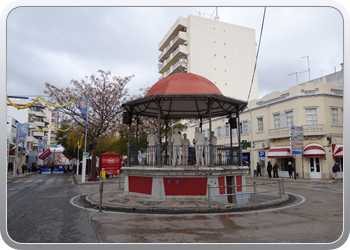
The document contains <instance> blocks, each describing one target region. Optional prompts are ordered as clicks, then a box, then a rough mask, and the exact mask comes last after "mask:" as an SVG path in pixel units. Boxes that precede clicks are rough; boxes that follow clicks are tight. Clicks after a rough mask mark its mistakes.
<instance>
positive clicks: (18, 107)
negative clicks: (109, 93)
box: [7, 96, 78, 109]
mask: <svg viewBox="0 0 350 250" xmlns="http://www.w3.org/2000/svg"><path fill="white" fill-rule="evenodd" d="M39 98H40V99H41V100H42V101H43V102H45V103H46V104H48V105H50V106H53V107H65V106H68V105H69V104H71V103H73V102H75V101H76V100H77V99H78V97H75V98H74V99H73V100H72V101H70V102H68V103H66V104H63V105H55V104H52V103H49V102H47V101H46V100H45V99H44V98H42V97H41V96H38V97H37V98H35V100H34V101H33V102H32V103H29V104H28V105H26V106H17V105H16V104H14V103H13V102H11V101H10V99H9V98H8V97H7V101H8V102H9V103H11V105H12V106H14V107H15V108H17V109H26V108H29V107H31V106H33V104H34V103H35V102H36V101H37V100H38V99H39Z"/></svg>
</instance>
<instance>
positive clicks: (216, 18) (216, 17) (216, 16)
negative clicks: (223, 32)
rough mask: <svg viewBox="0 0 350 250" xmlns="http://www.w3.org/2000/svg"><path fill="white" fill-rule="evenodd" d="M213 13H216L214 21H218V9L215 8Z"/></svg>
mask: <svg viewBox="0 0 350 250" xmlns="http://www.w3.org/2000/svg"><path fill="white" fill-rule="evenodd" d="M215 11H216V15H215V18H214V19H215V20H219V8H218V7H216V8H215Z"/></svg>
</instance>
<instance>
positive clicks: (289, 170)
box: [288, 162, 293, 179]
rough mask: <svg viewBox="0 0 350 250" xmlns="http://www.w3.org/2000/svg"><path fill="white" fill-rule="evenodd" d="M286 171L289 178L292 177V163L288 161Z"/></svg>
mask: <svg viewBox="0 0 350 250" xmlns="http://www.w3.org/2000/svg"><path fill="white" fill-rule="evenodd" d="M288 172H289V179H293V165H292V163H291V162H288Z"/></svg>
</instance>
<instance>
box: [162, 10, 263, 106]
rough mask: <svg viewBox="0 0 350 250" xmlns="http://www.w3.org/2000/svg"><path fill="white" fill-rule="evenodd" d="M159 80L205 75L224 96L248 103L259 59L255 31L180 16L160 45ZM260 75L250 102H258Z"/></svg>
mask: <svg viewBox="0 0 350 250" xmlns="http://www.w3.org/2000/svg"><path fill="white" fill-rule="evenodd" d="M158 49H159V51H161V54H160V55H159V56H158V60H159V64H158V72H159V73H160V74H162V76H161V77H160V78H159V79H161V78H163V77H166V76H168V75H170V74H174V73H179V72H189V73H194V74H197V75H200V76H203V77H205V78H207V79H208V80H210V81H211V82H213V83H214V84H216V85H217V87H218V88H219V89H220V91H221V92H222V93H223V94H224V95H225V96H230V97H233V98H237V99H241V100H246V99H247V97H248V93H249V89H250V85H251V81H252V76H253V70H254V65H255V58H256V40H255V30H254V29H251V28H246V27H242V26H238V25H234V24H230V23H224V22H221V21H219V17H215V19H214V20H212V19H207V18H202V17H197V16H192V15H190V16H189V17H188V18H184V17H180V18H179V19H178V20H177V21H176V22H175V23H174V25H173V26H172V27H171V28H170V29H169V31H168V33H167V34H166V35H165V36H164V38H163V39H162V41H161V42H160V43H159V45H158ZM258 97H259V95H258V84H257V74H256V72H255V77H254V83H253V87H252V91H251V94H250V98H249V100H253V99H258Z"/></svg>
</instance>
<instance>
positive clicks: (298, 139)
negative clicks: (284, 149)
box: [290, 137, 304, 142]
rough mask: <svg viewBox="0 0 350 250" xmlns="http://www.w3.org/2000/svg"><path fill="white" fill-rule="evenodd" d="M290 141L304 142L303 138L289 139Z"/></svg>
mask: <svg viewBox="0 0 350 250" xmlns="http://www.w3.org/2000/svg"><path fill="white" fill-rule="evenodd" d="M290 141H291V142H294V141H304V137H291V138H290Z"/></svg>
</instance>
